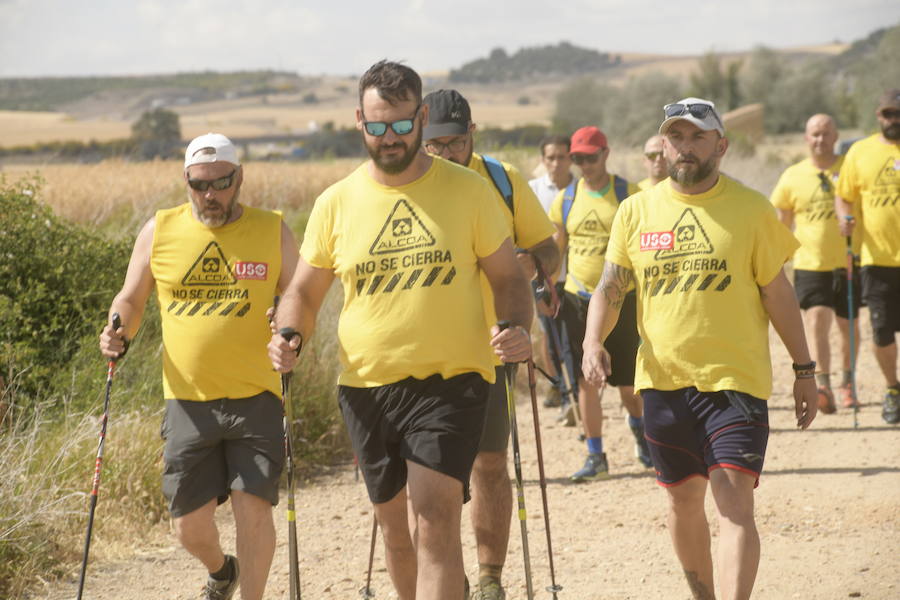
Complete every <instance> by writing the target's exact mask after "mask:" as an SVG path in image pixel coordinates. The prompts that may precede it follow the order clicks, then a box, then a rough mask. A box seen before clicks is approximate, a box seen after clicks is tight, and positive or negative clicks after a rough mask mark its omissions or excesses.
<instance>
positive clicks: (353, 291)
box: [300, 157, 509, 387]
mask: <svg viewBox="0 0 900 600" xmlns="http://www.w3.org/2000/svg"><path fill="white" fill-rule="evenodd" d="M367 165H368V163H366V164H363V165H361V166H360V167H359V168H357V169H356V170H355V171H354V172H353V173H351V174H350V175H348V176H347V177H345V178H344V179H342V180H341V181H339V182H337V183H335V184H334V185H332V186H331V187H329V188H328V189H327V190H325V191H324V192H323V193H322V195H321V196H319V198H318V199H317V200H316V203H315V206H314V207H313V210H312V214H310V217H309V222H308V223H307V226H306V235H305V237H304V239H303V244H302V246H301V248H300V254H301V256H303V258H304V260H306V262H308V263H309V264H310V265H312V266H314V267H318V268H322V269H333V270H334V272H335V274H336V276H337V277H338V278H339V279H340V280H341V284H342V285H343V289H344V305H343V308H342V309H341V316H340V320H339V322H338V342H339V346H340V348H339V350H340V359H341V365H342V366H343V371H342V373H341V374H340V376H339V378H338V382H339V383H340V384H342V385H347V386H352V387H377V386H381V385H387V384H389V383H394V382H396V381H400V380H401V379H405V378H407V377H415V378H417V379H425V378H426V377H429V376H431V375H434V374H440V375H441V376H443V377H445V378H447V377H453V376H455V375H459V374H461V373H467V372H477V373H479V374H480V375H481V376H482V377H484V379H485V380H486V381H489V382H493V381H494V368H493V362H492V353H491V350H490V346H489V344H488V343H487V340H488V339H489V332H488V327H487V323H486V322H485V319H484V304H483V301H482V294H481V289H480V287H479V285H480V284H479V276H480V274H481V269H480V268H479V267H478V263H477V261H478V259H479V258H482V257H485V256H489V255H491V254H493V253H494V252H496V251H497V249H498V248H499V247H500V245H501V244H502V243H503V240H505V239H507V238H508V237H509V236H508V233H507V227H506V225H505V222H504V220H503V215H502V213H501V212H500V208H499V206H498V204H497V202H496V200H495V198H494V195H493V193H492V188H493V186H492V185H491V184H490V183H488V182H487V181H485V180H484V178H482V177H481V176H479V175H478V174H477V173H475V172H474V171H471V170H469V169H467V168H465V167H461V166H459V165H456V164H454V163H451V162H449V161H446V160H443V159H441V158H437V157H434V158H433V162H432V164H431V166H430V167H429V169H428V171H427V172H426V173H425V174H424V175H423V176H422V177H420V178H419V179H417V180H416V181H414V182H412V183H409V184H407V185H403V186H399V187H389V186H385V185H381V184H380V183H378V182H376V181H375V180H374V179H372V178H371V176H370V175H369V173H368V166H367Z"/></svg>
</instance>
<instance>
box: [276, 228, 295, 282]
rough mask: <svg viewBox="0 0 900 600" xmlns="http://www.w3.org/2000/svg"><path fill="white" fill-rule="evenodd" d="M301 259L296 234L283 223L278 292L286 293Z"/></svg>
mask: <svg viewBox="0 0 900 600" xmlns="http://www.w3.org/2000/svg"><path fill="white" fill-rule="evenodd" d="M299 258H300V249H299V248H297V240H296V238H294V233H293V232H292V231H291V228H290V227H288V226H287V223H285V222H284V221H282V222H281V276H280V277H279V278H278V290H279V291H282V292H283V291H284V290H286V289H287V287H288V284H289V283H290V281H291V279H292V278H293V277H294V271H295V270H296V269H297V261H298V259H299Z"/></svg>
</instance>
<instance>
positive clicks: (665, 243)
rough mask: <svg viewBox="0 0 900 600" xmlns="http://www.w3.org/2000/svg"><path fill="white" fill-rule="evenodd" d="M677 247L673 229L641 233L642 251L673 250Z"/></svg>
mask: <svg viewBox="0 0 900 600" xmlns="http://www.w3.org/2000/svg"><path fill="white" fill-rule="evenodd" d="M674 247H675V236H674V235H672V232H671V231H654V232H652V233H642V234H641V252H644V251H646V250H671V249H672V248H674Z"/></svg>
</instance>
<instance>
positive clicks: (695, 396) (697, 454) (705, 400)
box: [641, 387, 769, 487]
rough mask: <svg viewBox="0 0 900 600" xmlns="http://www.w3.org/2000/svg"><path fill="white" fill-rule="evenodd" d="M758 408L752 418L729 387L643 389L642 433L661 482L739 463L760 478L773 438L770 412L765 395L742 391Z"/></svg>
mask: <svg viewBox="0 0 900 600" xmlns="http://www.w3.org/2000/svg"><path fill="white" fill-rule="evenodd" d="M730 393H732V394H737V395H739V396H741V397H742V398H743V399H744V400H745V401H746V402H747V403H749V404H750V405H751V406H753V407H754V408H756V410H757V411H758V414H757V415H756V417H755V418H754V419H753V420H751V421H749V422H748V420H747V417H746V416H745V415H744V413H743V412H741V411H740V410H739V409H738V408H736V407H735V406H733V405H732V404H731V401H729V399H728V397H727V396H726V394H725V392H701V391H698V390H697V388H695V387H689V388H682V389H680V390H672V391H662V390H653V389H646V390H641V398H643V400H644V437H646V438H647V441H648V442H649V446H650V456H651V458H652V459H653V466H654V467H655V468H656V479H657V482H658V483H659V484H660V485H662V486H663V487H671V486H675V485H678V484H680V483H683V482H685V481H687V480H688V479H690V478H691V477H697V476H700V477H706V478H707V479H708V478H709V473H710V471H712V470H714V469H718V468H720V467H721V468H726V469H735V470H737V471H741V472H743V473H747V474H749V475H752V476H754V477H755V478H756V485H759V475H760V473H762V468H763V461H764V460H765V456H766V443H767V442H768V439H769V413H768V406H767V404H766V402H765V401H764V400H760V399H759V398H755V397H753V396H750V395H749V394H743V393H741V392H730Z"/></svg>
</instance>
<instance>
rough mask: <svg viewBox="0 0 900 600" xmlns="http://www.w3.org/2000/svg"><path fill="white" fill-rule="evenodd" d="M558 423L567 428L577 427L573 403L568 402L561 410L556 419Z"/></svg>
mask: <svg viewBox="0 0 900 600" xmlns="http://www.w3.org/2000/svg"><path fill="white" fill-rule="evenodd" d="M556 422H557V423H562V424H563V425H565V426H566V427H575V407H574V406H572V402H571V401H569V402H566V403H565V404H563V405H562V407H560V409H559V416H558V417H556Z"/></svg>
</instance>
